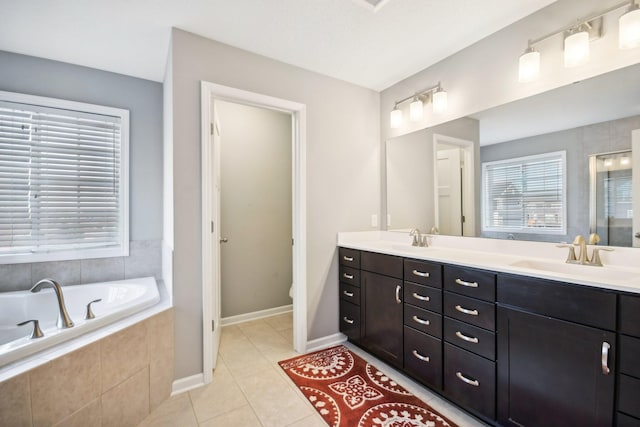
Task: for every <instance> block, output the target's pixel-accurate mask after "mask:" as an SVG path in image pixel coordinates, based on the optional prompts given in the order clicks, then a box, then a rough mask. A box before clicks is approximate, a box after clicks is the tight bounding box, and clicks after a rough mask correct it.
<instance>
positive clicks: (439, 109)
mask: <svg viewBox="0 0 640 427" xmlns="http://www.w3.org/2000/svg"><path fill="white" fill-rule="evenodd" d="M432 101H433V112H434V113H436V114H440V113H444V112H445V111H446V110H447V104H448V101H447V92H445V91H444V90H442V88H438V90H436V91H435V92H434V93H433V99H432Z"/></svg>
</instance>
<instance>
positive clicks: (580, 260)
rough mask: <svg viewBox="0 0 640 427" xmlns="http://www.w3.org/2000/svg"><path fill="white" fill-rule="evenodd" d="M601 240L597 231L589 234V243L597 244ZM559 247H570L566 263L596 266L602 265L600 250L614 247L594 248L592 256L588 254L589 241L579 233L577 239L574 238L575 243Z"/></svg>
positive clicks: (609, 249) (608, 249)
mask: <svg viewBox="0 0 640 427" xmlns="http://www.w3.org/2000/svg"><path fill="white" fill-rule="evenodd" d="M599 241H600V236H598V235H597V234H596V233H592V234H591V235H590V236H589V244H590V245H595V244H597V243H598V242H599ZM575 246H577V247H578V248H579V249H580V252H578V255H577V256H576V252H575V248H574V247H575ZM557 247H559V248H569V255H568V256H567V260H566V263H567V264H580V265H592V266H596V267H602V260H601V259H600V251H607V252H611V251H613V249H611V248H596V247H594V248H593V251H592V253H591V257H589V254H588V252H587V251H588V248H587V241H586V240H585V239H584V237H582V235H580V234H578V235H577V236H576V238H575V239H573V244H571V245H566V244H564V245H557Z"/></svg>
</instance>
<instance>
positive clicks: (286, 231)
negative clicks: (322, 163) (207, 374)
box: [215, 101, 292, 318]
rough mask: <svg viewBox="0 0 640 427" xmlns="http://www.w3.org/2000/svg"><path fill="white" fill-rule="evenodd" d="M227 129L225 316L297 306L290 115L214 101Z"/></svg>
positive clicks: (223, 212) (224, 135)
mask: <svg viewBox="0 0 640 427" xmlns="http://www.w3.org/2000/svg"><path fill="white" fill-rule="evenodd" d="M215 110H216V112H217V114H218V117H219V120H220V129H221V144H220V145H221V147H222V148H221V156H220V161H221V166H220V169H221V171H220V172H221V178H220V181H221V188H222V191H221V196H220V198H221V200H220V206H221V212H220V214H221V218H220V227H221V229H220V235H221V236H223V237H226V238H228V239H229V241H228V242H227V243H223V244H222V245H221V246H220V247H221V251H222V252H221V260H220V261H221V274H222V283H221V292H222V317H223V318H225V317H229V316H235V315H238V314H246V313H252V312H254V311H259V310H265V309H269V308H275V307H281V306H283V305H287V304H291V298H289V287H290V286H291V281H292V250H291V234H292V233H291V232H292V228H291V227H292V226H291V115H290V114H286V113H282V112H279V111H274V110H268V109H265V108H256V107H250V106H246V105H241V104H233V103H229V102H219V101H217V102H216V103H215Z"/></svg>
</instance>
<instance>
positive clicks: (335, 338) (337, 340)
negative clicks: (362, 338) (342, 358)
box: [307, 332, 347, 353]
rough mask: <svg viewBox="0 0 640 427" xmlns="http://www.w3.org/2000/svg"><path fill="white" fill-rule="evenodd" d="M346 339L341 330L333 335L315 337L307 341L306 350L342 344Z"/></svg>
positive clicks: (316, 349)
mask: <svg viewBox="0 0 640 427" xmlns="http://www.w3.org/2000/svg"><path fill="white" fill-rule="evenodd" d="M346 340H347V336H346V335H345V334H343V333H341V332H338V333H337V334H333V335H327V336H326V337H321V338H316V339H315V340H311V341H307V352H309V353H310V352H312V351H318V350H322V349H324V348H327V347H331V346H334V345H338V344H342V343H343V342H345V341H346Z"/></svg>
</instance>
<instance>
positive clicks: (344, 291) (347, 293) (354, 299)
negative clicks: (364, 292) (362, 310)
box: [340, 282, 360, 305]
mask: <svg viewBox="0 0 640 427" xmlns="http://www.w3.org/2000/svg"><path fill="white" fill-rule="evenodd" d="M340 298H341V299H343V300H345V301H349V302H350V303H351V304H355V305H360V288H358V287H357V286H353V285H349V284H347V283H342V282H340Z"/></svg>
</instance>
